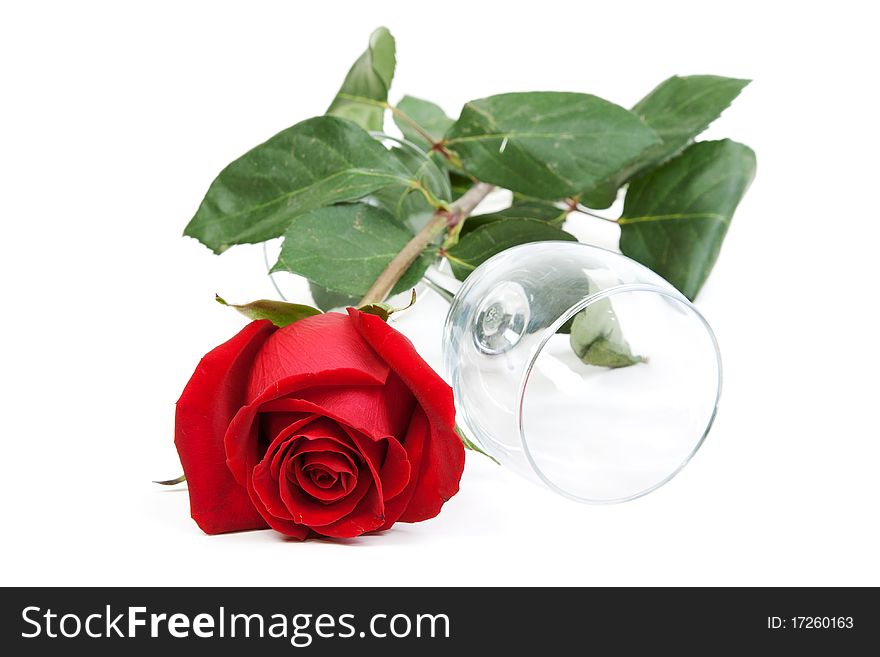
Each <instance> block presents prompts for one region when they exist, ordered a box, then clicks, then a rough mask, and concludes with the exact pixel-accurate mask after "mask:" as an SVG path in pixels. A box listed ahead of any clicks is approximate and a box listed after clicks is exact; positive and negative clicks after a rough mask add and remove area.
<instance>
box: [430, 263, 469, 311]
mask: <svg viewBox="0 0 880 657" xmlns="http://www.w3.org/2000/svg"><path fill="white" fill-rule="evenodd" d="M422 280H424V281H425V284H426V285H427V286H428V287H429V288H431V289H432V290H434V292H436V293H437V294H439V295H440V296H441V297H443V299H445V300H446V303H452V299H453V297H455V294H456V293H457V292H458V290H459V288H461V281H460V280H458V279H457V278H455V277H454V276H452V275H451V274H447V273H446V272H442V271H440V270H439V269H437V267H435V266H433V265H432V266H430V267H428V270H427V271H426V272H425V275H424V277H423V279H422Z"/></svg>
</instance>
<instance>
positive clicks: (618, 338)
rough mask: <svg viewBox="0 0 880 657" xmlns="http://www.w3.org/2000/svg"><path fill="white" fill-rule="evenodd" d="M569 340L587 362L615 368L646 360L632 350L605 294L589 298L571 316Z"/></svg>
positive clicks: (575, 350)
mask: <svg viewBox="0 0 880 657" xmlns="http://www.w3.org/2000/svg"><path fill="white" fill-rule="evenodd" d="M569 342H570V343H571V348H572V350H573V351H574V353H575V354H576V355H577V357H578V358H580V359H581V360H582V361H583V362H584V363H586V364H587V365H597V366H599V367H611V368H616V367H628V366H629V365H635V364H636V363H644V362H645V361H646V359H645V358H643V357H642V356H636V355H634V354H633V353H632V350H631V349H630V346H629V343H628V342H627V341H626V339H625V338H624V337H623V333H622V331H621V330H620V324H619V323H618V321H617V316H616V315H615V314H614V310H613V309H612V307H611V300H610V299H608V298H605V299H599V300H598V301H595V302H593V303H592V304H590V305H589V306H587V307H586V308H584V309H583V310H582V311H581V312H579V313H578V314H577V315H575V316H574V321H573V322H572V323H571V335H570V336H569Z"/></svg>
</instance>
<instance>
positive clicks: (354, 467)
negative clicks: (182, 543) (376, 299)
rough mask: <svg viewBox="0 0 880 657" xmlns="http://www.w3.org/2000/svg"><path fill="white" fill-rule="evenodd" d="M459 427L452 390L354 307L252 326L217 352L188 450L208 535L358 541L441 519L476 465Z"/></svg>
mask: <svg viewBox="0 0 880 657" xmlns="http://www.w3.org/2000/svg"><path fill="white" fill-rule="evenodd" d="M454 421H455V410H454V407H453V402H452V391H451V390H450V388H449V386H448V385H446V383H445V382H444V381H443V380H442V379H440V377H438V376H437V374H436V373H435V372H434V371H433V370H432V369H431V368H430V367H429V366H428V364H427V363H425V361H423V360H422V359H421V358H420V357H419V355H418V354H417V353H416V351H415V349H414V348H413V346H412V344H411V343H410V342H409V340H407V339H406V338H405V337H404V336H402V335H401V334H400V333H398V332H397V331H395V330H394V329H392V328H391V327H389V326H388V325H387V324H386V323H385V322H383V321H382V320H381V319H380V318H378V317H376V316H374V315H368V314H365V313H362V312H359V311H357V310H353V309H350V310H349V314H348V315H343V314H340V313H327V314H324V315H316V316H314V317H309V318H306V319H302V320H300V321H298V322H295V323H293V324H291V325H289V326H287V327H284V328H280V329H279V328H276V327H275V326H274V325H272V324H271V323H270V322H269V321H267V320H262V321H256V322H252V323H251V324H249V325H248V326H246V327H245V328H244V330H242V331H241V332H240V333H239V334H238V335H236V336H235V337H234V338H232V339H231V340H230V341H229V342H227V343H225V344H222V345H220V346H219V347H217V348H216V349H214V350H213V351H212V352H210V353H209V354H208V355H207V356H205V357H204V358H203V359H202V361H201V362H200V363H199V366H198V367H197V368H196V371H195V373H194V374H193V376H192V378H191V379H190V381H189V383H188V384H187V386H186V388H185V389H184V391H183V394H182V395H181V397H180V401H178V402H177V416H176V429H175V441H174V442H175V445H176V446H177V451H178V453H179V454H180V460H181V462H182V463H183V471H184V474H185V475H186V480H187V483H188V485H189V496H190V507H191V510H192V517H193V519H194V520H195V521H196V522H197V523H198V525H199V527H201V528H202V529H203V530H204V531H205V532H207V533H208V534H219V533H223V532H232V531H239V530H243V529H260V528H265V527H267V526H269V527H272V528H273V529H276V530H277V531H279V532H281V533H283V534H287V535H288V536H293V537H296V538H299V539H304V538H306V537H308V536H310V535H315V534H321V535H323V536H332V537H339V538H344V537H351V536H358V535H360V534H363V533H364V532H369V531H376V530H382V529H387V528H388V527H390V526H391V525H393V524H394V523H395V522H397V521H398V520H400V521H403V522H418V521H420V520H426V519H428V518H433V517H434V516H436V515H437V514H438V513H439V512H440V507H441V506H443V503H444V502H445V501H446V500H448V499H449V498H450V497H452V496H453V495H455V493H456V492H458V482H459V479H460V478H461V472H462V468H463V467H464V448H463V446H462V444H461V441H460V440H459V439H458V437H457V436H456V434H455V431H454Z"/></svg>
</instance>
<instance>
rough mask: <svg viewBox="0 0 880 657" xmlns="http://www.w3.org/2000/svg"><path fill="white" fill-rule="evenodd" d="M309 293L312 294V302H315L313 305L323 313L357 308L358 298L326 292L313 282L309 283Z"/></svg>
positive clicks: (325, 289)
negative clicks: (352, 307) (335, 309)
mask: <svg viewBox="0 0 880 657" xmlns="http://www.w3.org/2000/svg"><path fill="white" fill-rule="evenodd" d="M309 292H311V293H312V301H314V302H315V305H316V306H318V308H320V309H321V310H323V311H325V312H326V311H328V310H333V309H334V308H347V307H349V306H357V302H358V301H359V300H360V297H356V296H353V295H350V294H342V293H340V292H334V291H333V290H328V289H327V288H326V287H321V286H320V285H318V284H317V283H315V282H314V281H309Z"/></svg>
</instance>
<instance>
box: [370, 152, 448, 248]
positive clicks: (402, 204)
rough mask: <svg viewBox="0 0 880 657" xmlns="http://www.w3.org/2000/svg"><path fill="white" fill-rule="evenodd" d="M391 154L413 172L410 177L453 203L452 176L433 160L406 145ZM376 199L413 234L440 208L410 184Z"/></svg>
mask: <svg viewBox="0 0 880 657" xmlns="http://www.w3.org/2000/svg"><path fill="white" fill-rule="evenodd" d="M390 152H391V154H392V155H394V157H396V158H397V159H398V160H399V161H400V163H401V164H402V165H403V167H404V168H405V169H406V170H407V171H408V172H409V177H410V178H411V179H412V180H416V181H418V183H419V184H420V185H421V186H422V187H423V188H424V189H426V190H428V191H429V192H430V193H431V195H432V196H433V197H434V198H435V199H437V200H439V201H444V202H448V201H451V200H452V189H451V188H450V186H449V174H448V173H447V172H446V171H445V170H444V169H441V168H440V167H439V166H438V165H437V163H436V162H435V161H434V160H433V159H432V158H431V157H429V156H428V155H426V154H425V153H423V152H421V151H419V150H417V149H415V148H413V147H412V146H406V145H403V146H398V147H394V148H392V149H391V151H390ZM372 197H373V198H374V199H375V200H376V202H377V203H378V204H379V206H380V207H382V208H384V209H386V210H388V212H389V213H391V215H393V216H394V217H396V218H397V219H398V220H400V222H401V223H403V224H404V225H406V226H408V227H409V228H410V229H412V230H413V231H418V230H419V229H420V228H421V227H422V226H424V225H425V223H426V222H427V221H428V219H430V218H431V215H432V214H434V211H435V210H436V209H437V208H435V207H434V206H433V205H431V204H430V203H429V202H428V201H427V199H426V198H425V195H424V194H422V193H420V192H419V191H418V190H417V189H415V188H414V187H413V186H412V184H411V183H410V182H403V183H399V184H395V185H389V186H387V187H383V188H382V189H379V190H377V191H376V192H374V193H373V194H372Z"/></svg>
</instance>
